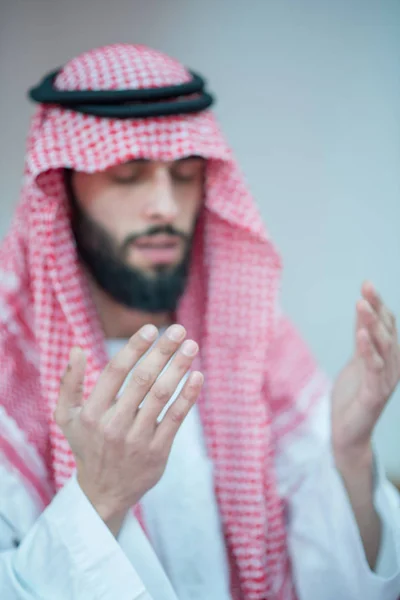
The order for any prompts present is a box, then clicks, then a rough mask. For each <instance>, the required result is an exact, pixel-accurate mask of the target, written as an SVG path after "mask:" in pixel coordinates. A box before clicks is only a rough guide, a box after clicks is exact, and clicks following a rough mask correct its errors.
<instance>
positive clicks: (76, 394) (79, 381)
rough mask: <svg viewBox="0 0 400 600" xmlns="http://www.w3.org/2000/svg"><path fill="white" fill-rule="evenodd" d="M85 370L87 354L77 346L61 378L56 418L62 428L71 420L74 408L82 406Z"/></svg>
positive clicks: (72, 351) (73, 349)
mask: <svg viewBox="0 0 400 600" xmlns="http://www.w3.org/2000/svg"><path fill="white" fill-rule="evenodd" d="M85 370H86V357H85V354H84V352H83V350H82V349H81V348H79V347H76V346H75V347H74V348H72V350H71V353H70V355H69V362H68V366H67V368H66V370H65V372H64V375H63V377H62V379H61V384H60V393H59V396H58V402H57V406H56V410H55V413H54V419H55V421H56V423H57V425H59V426H60V427H61V428H62V427H63V426H65V425H66V424H67V423H69V421H70V420H71V418H72V415H73V409H75V408H79V407H80V406H82V402H83V382H84V377H85Z"/></svg>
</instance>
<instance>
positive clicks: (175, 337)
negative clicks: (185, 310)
mask: <svg viewBox="0 0 400 600" xmlns="http://www.w3.org/2000/svg"><path fill="white" fill-rule="evenodd" d="M185 334H186V331H185V330H184V328H183V327H182V326H181V325H172V326H171V327H169V328H168V329H167V336H168V337H169V339H170V340H172V341H173V342H180V341H181V340H183V338H184V337H185Z"/></svg>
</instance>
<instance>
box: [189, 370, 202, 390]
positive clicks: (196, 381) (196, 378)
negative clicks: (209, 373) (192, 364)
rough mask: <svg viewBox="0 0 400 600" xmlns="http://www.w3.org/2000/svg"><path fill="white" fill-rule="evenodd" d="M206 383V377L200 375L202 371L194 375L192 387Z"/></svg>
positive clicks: (191, 381)
mask: <svg viewBox="0 0 400 600" xmlns="http://www.w3.org/2000/svg"><path fill="white" fill-rule="evenodd" d="M203 382H204V375H203V374H202V373H200V371H195V372H194V373H192V376H191V380H190V383H191V384H192V385H196V386H197V385H202V384H203Z"/></svg>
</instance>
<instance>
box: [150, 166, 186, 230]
mask: <svg viewBox="0 0 400 600" xmlns="http://www.w3.org/2000/svg"><path fill="white" fill-rule="evenodd" d="M149 188H150V189H149V196H148V201H147V202H146V205H145V217H146V219H148V220H150V221H152V222H153V223H172V222H173V221H175V219H176V217H177V215H178V204H177V202H176V199H175V196H174V186H173V182H172V179H171V175H170V173H169V170H168V168H167V167H166V166H165V165H159V166H157V167H156V168H155V169H154V171H153V173H152V177H151V179H150V181H149Z"/></svg>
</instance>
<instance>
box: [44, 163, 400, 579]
mask: <svg viewBox="0 0 400 600" xmlns="http://www.w3.org/2000/svg"><path fill="white" fill-rule="evenodd" d="M203 182H204V162H203V161H202V160H201V159H198V158H190V159H187V160H183V161H176V162H171V163H160V162H145V161H138V162H132V163H127V164H125V165H120V166H117V167H113V168H111V169H108V170H107V171H104V172H100V173H95V174H90V175H89V174H86V173H75V174H74V175H73V179H72V184H73V189H74V192H75V195H76V197H77V199H78V201H79V203H80V204H81V206H82V207H83V208H84V210H85V211H86V212H87V213H88V214H89V215H90V216H91V217H92V219H94V220H96V221H97V223H98V224H100V225H102V226H103V227H104V228H105V229H106V230H107V232H108V233H109V234H110V235H112V237H113V238H114V240H115V243H116V244H118V245H121V244H123V241H124V239H126V237H127V236H129V235H131V234H132V233H142V232H144V233H145V232H146V230H147V229H148V228H149V227H151V226H154V225H167V224H168V225H173V226H174V227H176V228H177V229H178V230H179V231H182V232H184V233H187V234H190V233H191V232H192V231H193V228H194V226H195V221H196V217H197V214H198V211H199V209H200V207H201V203H202V198H203ZM182 256H183V246H182V251H181V252H180V253H178V254H177V257H176V261H179V260H181V259H182ZM126 260H127V261H128V263H129V264H131V265H133V266H136V267H139V268H141V269H142V270H143V271H144V272H145V273H147V274H151V272H152V269H154V265H152V264H151V262H149V261H146V259H145V258H144V257H143V256H142V255H141V254H140V252H138V251H137V249H135V248H132V249H131V250H130V251H129V253H128V255H127V258H126ZM91 286H92V292H93V298H94V301H95V304H96V306H97V309H98V312H99V315H100V319H101V322H102V325H103V328H104V333H105V336H106V337H125V338H128V337H130V336H133V337H131V338H130V341H129V343H128V344H127V346H126V347H125V348H124V349H123V350H122V351H121V352H120V353H119V354H118V355H117V356H116V357H115V359H113V360H112V361H111V362H110V364H109V365H108V367H107V368H106V370H105V371H104V373H103V374H102V375H101V378H100V380H99V382H98V384H97V386H96V388H95V390H94V391H93V393H92V395H91V397H90V398H89V400H88V401H87V402H86V403H85V405H84V406H83V404H82V386H83V377H84V373H85V357H84V356H83V353H82V352H81V351H79V349H73V352H72V354H71V360H70V365H69V368H68V370H67V372H66V374H65V376H64V378H63V381H62V384H61V391H60V398H59V403H58V407H57V410H56V414H55V417H56V421H57V423H58V424H59V425H60V427H61V428H62V430H63V432H64V434H65V436H66V438H67V439H68V441H69V443H70V446H71V448H72V451H73V453H74V455H75V457H76V461H77V468H78V481H79V483H80V485H81V487H82V490H83V491H84V493H85V494H86V495H87V497H88V498H89V500H90V501H91V502H92V504H93V506H94V507H95V509H96V510H97V511H98V513H99V515H100V516H101V518H102V519H103V520H104V521H105V523H106V524H107V525H108V526H109V528H110V529H111V531H112V532H113V533H114V534H115V535H117V534H118V531H119V529H120V527H121V524H122V522H123V519H124V516H125V514H126V513H127V511H128V510H129V508H130V507H131V506H132V505H133V504H135V503H136V502H138V501H139V500H140V498H141V497H142V496H143V495H144V493H145V492H146V491H147V490H148V489H150V488H151V487H152V486H153V485H155V484H156V483H157V481H158V479H159V478H160V477H161V474H162V472H163V470H164V468H165V464H166V461H167V458H168V454H169V450H170V448H171V445H172V442H173V439H174V436H175V434H176V432H177V430H178V428H179V426H180V424H181V423H182V421H183V420H184V418H185V416H186V415H187V413H188V411H189V410H190V407H191V406H192V405H193V403H194V402H195V401H196V399H197V397H198V395H199V393H200V390H201V386H202V382H203V376H202V374H201V373H193V374H192V375H191V376H190V378H189V380H188V383H187V384H186V386H185V387H184V389H183V391H182V393H181V395H180V396H179V398H178V400H177V401H176V402H175V403H174V404H173V405H172V406H171V407H170V409H169V411H168V413H167V415H166V417H165V419H164V420H163V421H162V423H161V424H160V425H157V423H156V420H157V416H158V415H159V414H160V412H161V410H162V407H163V406H164V405H165V404H166V403H167V401H168V399H169V398H170V397H171V395H172V393H173V391H174V390H175V388H176V386H177V384H178V382H179V380H180V379H181V377H182V374H183V373H184V372H185V371H187V370H188V369H190V366H191V364H192V361H193V358H194V356H195V355H196V353H197V351H198V347H197V344H196V343H195V342H194V341H193V340H188V341H187V342H186V343H187V344H189V345H188V346H183V345H182V344H183V341H184V339H185V336H186V332H185V330H184V328H183V327H181V326H180V325H174V326H173V327H172V329H171V328H170V329H168V331H167V333H166V334H164V335H163V336H162V337H161V339H160V340H159V342H158V343H157V344H156V346H155V348H154V349H153V350H152V352H151V353H150V354H149V355H148V357H147V358H146V359H145V360H144V361H143V362H142V363H141V365H140V370H137V371H135V372H136V375H135V376H134V377H132V379H131V383H130V384H129V386H128V388H127V390H126V391H125V393H124V394H123V395H122V397H121V398H119V399H118V400H117V401H115V396H116V394H117V391H118V390H119V389H120V387H121V385H122V382H123V381H124V379H125V378H126V376H127V375H128V373H129V372H130V371H131V369H132V367H133V366H134V365H135V364H136V362H137V360H138V358H139V357H140V356H142V354H143V353H144V352H145V351H146V350H147V349H148V348H149V347H150V346H151V344H152V342H153V341H154V339H155V338H156V335H157V330H156V328H155V327H154V325H155V326H156V327H160V326H165V325H170V324H171V315H168V314H161V315H151V314H145V313H141V312H139V311H134V310H129V309H126V308H124V307H121V306H120V305H118V304H117V303H116V302H114V301H113V300H112V299H110V298H109V297H108V296H106V294H105V293H104V292H102V291H101V290H100V289H98V288H97V287H96V285H95V284H94V283H93V282H91ZM148 323H152V324H153V325H152V326H147V328H145V329H143V328H144V327H145V326H146V325H147V324H148ZM149 327H150V329H149ZM146 332H147V333H146ZM174 332H175V338H174V335H173V334H174ZM146 335H147V337H144V336H146ZM185 348H186V350H185V351H184V349H185ZM190 348H191V350H190ZM354 348H355V349H354V356H353V357H352V358H351V360H350V361H349V362H348V364H347V365H346V366H345V367H344V369H343V370H342V372H341V373H340V374H339V376H338V378H337V380H336V382H335V384H334V387H333V392H332V448H333V454H334V459H335V463H336V467H337V470H338V472H339V474H340V476H341V477H342V479H343V483H344V485H345V488H346V490H347V492H348V496H349V500H350V503H351V505H352V508H353V511H354V515H355V518H356V520H357V523H358V526H359V530H360V534H361V537H362V540H363V544H364V548H365V553H366V557H367V560H368V562H369V564H370V566H371V567H373V566H374V565H375V562H376V557H377V553H378V550H379V544H380V536H381V524H380V520H379V518H378V515H377V513H376V511H375V508H374V503H373V453H372V448H371V437H372V433H373V430H374V427H375V425H376V423H377V420H378V418H379V416H380V414H381V412H382V410H383V409H384V407H385V405H386V404H387V402H388V400H389V398H390V396H391V394H392V392H393V390H394V389H395V387H396V385H397V383H398V381H399V379H400V348H399V344H398V338H397V330H396V323H395V319H394V316H393V314H392V313H391V312H390V311H389V309H388V308H387V307H386V306H385V304H384V303H383V301H382V299H381V298H380V296H379V294H378V292H377V291H376V290H375V288H374V286H373V285H372V284H371V283H370V282H366V283H365V284H364V285H363V286H362V289H361V299H360V300H359V302H358V303H357V306H356V326H355V340H354ZM177 350H178V352H177V355H176V357H175V358H174V361H173V363H172V365H171V367H170V368H169V369H168V371H167V373H166V374H164V375H163V376H162V377H160V378H159V379H158V380H157V381H156V379H157V376H158V375H159V374H160V372H161V371H162V368H163V366H164V365H165V364H166V363H167V362H168V360H169V358H171V357H172V355H173V354H174V352H175V351H177ZM146 394H149V396H148V398H147V400H146V404H145V407H144V408H142V409H141V410H140V411H138V406H139V404H140V403H141V401H142V400H143V398H144V397H145V396H146Z"/></svg>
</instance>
